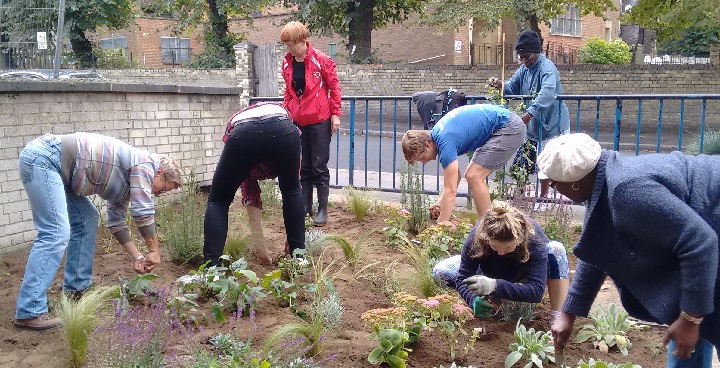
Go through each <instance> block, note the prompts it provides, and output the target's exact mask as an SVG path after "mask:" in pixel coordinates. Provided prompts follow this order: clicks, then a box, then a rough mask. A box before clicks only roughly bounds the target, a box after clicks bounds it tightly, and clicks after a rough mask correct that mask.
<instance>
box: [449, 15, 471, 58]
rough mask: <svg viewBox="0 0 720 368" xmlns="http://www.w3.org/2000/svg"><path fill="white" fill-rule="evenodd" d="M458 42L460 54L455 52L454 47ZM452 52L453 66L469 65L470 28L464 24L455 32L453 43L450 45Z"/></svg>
mask: <svg viewBox="0 0 720 368" xmlns="http://www.w3.org/2000/svg"><path fill="white" fill-rule="evenodd" d="M458 42H460V44H459V46H460V52H457V51H456V45H457V43H458ZM452 47H453V48H452V50H453V64H454V65H469V64H470V27H469V26H468V25H467V24H466V25H464V26H462V27H460V28H458V30H457V31H455V37H454V42H453V45H452Z"/></svg>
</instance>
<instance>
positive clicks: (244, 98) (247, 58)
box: [233, 41, 255, 108]
mask: <svg viewBox="0 0 720 368" xmlns="http://www.w3.org/2000/svg"><path fill="white" fill-rule="evenodd" d="M254 47H255V45H253V44H252V43H251V42H248V41H243V42H241V43H239V44H237V45H235V46H233V49H234V50H235V76H236V77H237V80H238V86H239V87H242V92H240V107H241V108H242V107H245V106H248V104H249V103H250V98H251V97H254V96H253V91H254V90H255V89H254V84H255V78H254V77H253V59H252V52H253V48H254Z"/></svg>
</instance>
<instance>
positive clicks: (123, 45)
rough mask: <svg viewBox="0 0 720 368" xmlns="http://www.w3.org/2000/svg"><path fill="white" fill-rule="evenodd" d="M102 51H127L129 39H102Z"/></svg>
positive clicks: (120, 37)
mask: <svg viewBox="0 0 720 368" xmlns="http://www.w3.org/2000/svg"><path fill="white" fill-rule="evenodd" d="M100 48H101V49H127V37H125V36H112V37H110V38H101V39H100Z"/></svg>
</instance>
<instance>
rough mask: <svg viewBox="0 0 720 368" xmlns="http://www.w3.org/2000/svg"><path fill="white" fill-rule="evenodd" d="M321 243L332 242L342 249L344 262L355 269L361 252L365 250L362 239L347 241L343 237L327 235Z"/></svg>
mask: <svg viewBox="0 0 720 368" xmlns="http://www.w3.org/2000/svg"><path fill="white" fill-rule="evenodd" d="M320 241H321V242H323V243H326V242H333V243H335V244H337V245H338V246H339V247H340V249H342V251H343V254H344V255H345V260H346V261H347V264H348V265H349V266H350V267H355V266H356V265H357V262H358V260H360V257H361V256H362V254H363V252H364V251H365V249H366V248H367V244H366V243H365V241H364V239H356V240H349V239H348V238H346V237H344V236H339V235H327V236H325V237H324V238H322V239H321V240H320Z"/></svg>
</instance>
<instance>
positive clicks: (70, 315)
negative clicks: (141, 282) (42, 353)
mask: <svg viewBox="0 0 720 368" xmlns="http://www.w3.org/2000/svg"><path fill="white" fill-rule="evenodd" d="M117 292H118V290H117V287H96V288H92V289H90V290H88V291H86V292H85V293H84V294H83V296H82V297H81V298H80V299H79V300H77V301H75V300H73V299H70V298H68V297H67V296H65V294H63V295H62V298H61V299H60V308H59V309H58V317H60V320H62V329H63V332H64V333H65V338H66V340H67V342H68V346H69V347H70V357H71V358H70V365H71V366H72V367H82V366H83V365H84V364H85V359H86V358H87V352H88V338H89V336H90V335H91V333H92V332H93V331H94V330H95V328H96V327H97V325H98V323H99V321H100V315H99V312H100V311H101V310H102V309H103V308H105V307H107V306H108V304H109V303H108V302H109V301H110V300H112V297H113V295H115V294H117Z"/></svg>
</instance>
